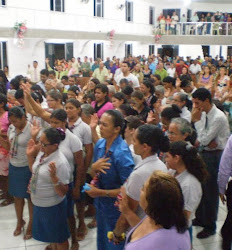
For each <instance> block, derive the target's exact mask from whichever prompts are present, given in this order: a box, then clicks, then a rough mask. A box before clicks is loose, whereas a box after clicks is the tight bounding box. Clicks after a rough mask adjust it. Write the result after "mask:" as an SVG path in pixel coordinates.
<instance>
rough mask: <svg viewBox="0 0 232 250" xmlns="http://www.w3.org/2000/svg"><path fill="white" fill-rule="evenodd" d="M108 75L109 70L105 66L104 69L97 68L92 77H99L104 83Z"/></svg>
mask: <svg viewBox="0 0 232 250" xmlns="http://www.w3.org/2000/svg"><path fill="white" fill-rule="evenodd" d="M108 75H109V72H108V70H107V69H106V68H103V69H102V70H100V69H99V68H97V69H95V70H94V72H93V75H92V77H94V78H97V79H98V80H99V81H100V83H103V82H104V81H105V77H106V76H108Z"/></svg>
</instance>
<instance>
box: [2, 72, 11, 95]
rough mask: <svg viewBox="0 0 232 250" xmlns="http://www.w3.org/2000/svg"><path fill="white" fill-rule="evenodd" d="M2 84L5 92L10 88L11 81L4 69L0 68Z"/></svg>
mask: <svg viewBox="0 0 232 250" xmlns="http://www.w3.org/2000/svg"><path fill="white" fill-rule="evenodd" d="M0 86H1V87H2V88H3V90H4V94H6V92H7V90H8V89H10V83H9V81H8V79H7V77H6V75H5V73H4V71H3V70H0Z"/></svg>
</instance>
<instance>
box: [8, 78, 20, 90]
mask: <svg viewBox="0 0 232 250" xmlns="http://www.w3.org/2000/svg"><path fill="white" fill-rule="evenodd" d="M10 89H15V90H18V89H19V81H18V80H17V79H16V78H14V79H12V80H11V81H10Z"/></svg>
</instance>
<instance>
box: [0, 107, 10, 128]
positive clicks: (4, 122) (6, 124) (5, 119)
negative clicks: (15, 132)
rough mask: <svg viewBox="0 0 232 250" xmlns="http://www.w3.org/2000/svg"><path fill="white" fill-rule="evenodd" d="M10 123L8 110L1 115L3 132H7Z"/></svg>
mask: <svg viewBox="0 0 232 250" xmlns="http://www.w3.org/2000/svg"><path fill="white" fill-rule="evenodd" d="M9 125H10V123H9V120H8V112H7V111H6V112H5V113H4V114H3V115H2V116H1V117H0V129H1V131H2V132H4V133H6V132H7V130H8V127H9Z"/></svg>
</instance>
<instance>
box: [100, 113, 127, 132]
mask: <svg viewBox="0 0 232 250" xmlns="http://www.w3.org/2000/svg"><path fill="white" fill-rule="evenodd" d="M104 114H108V115H110V116H111V117H112V122H113V125H114V127H115V128H116V127H120V128H121V129H122V128H123V126H124V118H123V116H122V114H121V113H120V112H119V111H118V110H115V109H111V110H107V111H105V113H104Z"/></svg>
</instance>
